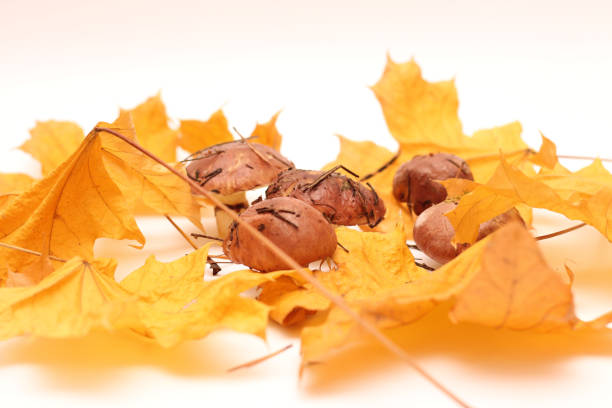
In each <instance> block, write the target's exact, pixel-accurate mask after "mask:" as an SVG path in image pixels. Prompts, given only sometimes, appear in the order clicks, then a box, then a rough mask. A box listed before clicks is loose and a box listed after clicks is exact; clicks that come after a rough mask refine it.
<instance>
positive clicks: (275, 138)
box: [251, 111, 283, 151]
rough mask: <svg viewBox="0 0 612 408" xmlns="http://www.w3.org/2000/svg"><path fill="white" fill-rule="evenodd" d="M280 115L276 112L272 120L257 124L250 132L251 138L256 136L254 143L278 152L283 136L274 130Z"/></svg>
mask: <svg viewBox="0 0 612 408" xmlns="http://www.w3.org/2000/svg"><path fill="white" fill-rule="evenodd" d="M278 115H280V111H278V112H276V113H275V114H274V116H272V118H271V119H270V120H269V121H267V122H266V123H258V124H257V125H256V126H255V129H253V132H251V137H255V136H257V139H255V142H256V143H259V144H263V145H266V146H270V147H272V148H273V149H275V150H277V151H280V148H281V143H282V142H283V136H282V135H281V134H280V133H279V132H278V129H277V128H276V120H277V119H278Z"/></svg>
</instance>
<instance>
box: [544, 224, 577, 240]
mask: <svg viewBox="0 0 612 408" xmlns="http://www.w3.org/2000/svg"><path fill="white" fill-rule="evenodd" d="M585 225H586V223H584V222H583V223H581V224H578V225H574V226H573V227H569V228H566V229H563V230H561V231H557V232H553V233H550V234H546V235H539V236H537V237H535V239H536V240H537V241H541V240H543V239H548V238H554V237H557V236H559V235H563V234H566V233H568V232H572V231H574V230H577V229H578V228H582V227H584V226H585Z"/></svg>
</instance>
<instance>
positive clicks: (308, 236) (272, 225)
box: [223, 197, 337, 272]
mask: <svg viewBox="0 0 612 408" xmlns="http://www.w3.org/2000/svg"><path fill="white" fill-rule="evenodd" d="M240 218H241V219H242V220H244V221H245V222H247V223H249V224H250V225H252V226H253V227H255V228H256V229H257V230H258V231H259V232H261V233H262V234H263V235H265V236H266V237H268V238H269V239H270V240H271V241H272V242H274V243H275V244H276V245H278V246H279V247H280V248H281V249H282V250H283V251H285V252H286V253H287V254H288V255H290V256H291V257H292V258H293V259H295V260H296V261H297V262H298V263H299V264H300V265H304V266H307V265H308V264H309V263H310V262H313V261H316V260H318V259H324V258H326V257H329V256H331V255H333V253H334V251H335V250H336V245H337V240H336V233H335V231H334V228H333V227H332V226H331V224H330V223H329V222H327V220H326V219H325V218H324V217H323V215H322V214H321V213H320V212H318V211H317V210H315V209H314V208H313V207H311V206H310V205H308V204H306V203H304V202H303V201H300V200H297V199H295V198H291V197H277V198H272V199H268V200H263V201H260V202H259V203H257V204H254V205H252V206H251V207H249V208H248V209H247V210H245V211H244V212H243V213H242V214H241V215H240ZM223 250H224V252H225V254H226V255H227V256H228V257H229V258H230V259H231V260H232V261H233V262H236V263H241V264H244V265H247V266H248V267H250V268H252V269H256V270H259V271H263V272H267V271H274V270H280V269H287V268H288V265H286V264H285V262H284V261H282V260H281V259H279V258H278V257H277V256H276V255H275V254H274V253H273V252H272V251H270V250H269V249H267V248H266V247H264V246H263V245H262V244H261V243H260V242H259V240H257V239H255V237H254V236H253V235H252V234H251V233H249V232H248V231H247V230H246V229H245V228H241V227H240V225H239V224H237V223H234V224H233V225H232V228H231V230H230V233H229V235H228V237H227V238H226V239H225V241H224V242H223Z"/></svg>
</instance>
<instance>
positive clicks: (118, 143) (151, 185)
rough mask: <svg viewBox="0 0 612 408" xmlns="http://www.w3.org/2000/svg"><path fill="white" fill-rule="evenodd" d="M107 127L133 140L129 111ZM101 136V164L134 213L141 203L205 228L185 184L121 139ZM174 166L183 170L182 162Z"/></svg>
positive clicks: (197, 205)
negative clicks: (102, 160) (185, 218)
mask: <svg viewBox="0 0 612 408" xmlns="http://www.w3.org/2000/svg"><path fill="white" fill-rule="evenodd" d="M109 127H110V128H113V129H114V130H116V131H118V132H119V133H121V134H123V135H124V136H126V137H128V138H130V139H134V127H133V125H132V122H131V121H130V115H129V114H126V115H123V116H122V117H121V118H120V119H118V120H117V121H116V122H115V123H113V124H112V125H109ZM100 137H101V138H102V141H103V142H102V150H103V159H104V165H105V167H106V169H107V171H108V173H109V175H110V177H111V178H112V180H113V181H114V182H115V184H116V185H117V187H119V189H120V190H121V192H122V194H123V196H124V197H125V200H126V203H127V204H128V207H129V208H130V209H131V211H132V212H133V213H136V212H142V211H141V210H142V206H144V207H146V208H149V209H151V210H153V211H154V212H156V213H158V214H170V215H176V214H178V215H182V216H184V217H187V218H188V219H189V220H190V221H191V222H192V223H193V224H194V225H195V226H197V227H198V228H200V229H201V230H203V229H204V227H203V226H202V224H201V221H200V206H199V204H198V203H197V202H196V200H195V198H194V196H193V195H192V194H191V188H190V187H189V185H188V184H187V183H185V182H184V181H183V180H181V179H180V178H178V177H177V176H176V175H175V174H172V173H171V172H169V171H168V170H167V169H166V168H165V167H163V166H161V165H160V164H157V163H156V162H154V161H153V160H151V159H150V158H148V157H146V156H145V155H144V154H142V153H141V152H140V151H139V150H137V149H135V148H134V147H132V146H130V145H128V144H127V143H125V142H124V141H122V140H120V139H117V138H115V137H112V136H110V135H108V134H105V133H103V132H101V133H100ZM174 168H175V169H176V170H178V171H180V172H183V173H184V166H183V165H182V164H181V163H176V164H174Z"/></svg>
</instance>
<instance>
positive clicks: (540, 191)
mask: <svg viewBox="0 0 612 408" xmlns="http://www.w3.org/2000/svg"><path fill="white" fill-rule="evenodd" d="M453 183H455V181H454V180H448V181H445V182H444V184H445V185H452V184H453ZM467 184H469V183H463V182H462V186H464V187H465V186H466V185H467ZM470 189H471V190H472V191H471V192H470V193H468V194H466V195H465V196H463V198H462V199H461V201H460V202H459V205H458V206H457V207H456V208H455V209H454V210H453V211H451V212H450V213H448V214H447V217H448V218H449V220H450V221H451V223H452V224H453V226H454V228H455V241H456V242H474V240H475V239H476V237H477V235H478V225H480V223H482V222H484V221H486V220H489V219H491V218H493V217H494V216H496V215H498V214H501V213H503V212H505V211H507V210H509V209H510V208H512V207H513V206H515V205H517V204H520V203H523V204H526V205H529V206H531V207H534V208H545V209H548V210H551V211H554V212H558V213H560V214H563V215H565V216H566V217H568V218H569V219H572V220H580V221H584V222H586V223H587V224H590V225H592V226H593V227H595V228H597V229H598V230H599V231H600V232H601V233H602V234H604V236H606V237H607V238H608V240H612V227H611V225H612V175H611V174H610V173H609V172H608V171H607V170H606V169H605V168H604V167H603V165H602V164H601V162H600V161H595V162H593V163H592V164H591V165H589V166H588V167H586V168H584V169H582V170H580V171H578V172H576V173H571V172H569V171H567V170H566V169H564V168H562V167H561V166H560V165H559V164H557V165H556V167H555V169H554V170H553V171H548V172H541V173H540V174H539V175H537V176H533V177H529V176H527V175H526V174H525V173H523V172H521V171H520V170H519V169H517V168H516V167H513V166H511V165H510V164H509V163H507V162H506V161H502V162H501V165H500V166H499V168H498V170H497V172H496V174H495V176H494V177H493V179H492V180H491V182H489V183H487V184H478V183H473V184H472V185H471V188H470Z"/></svg>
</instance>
